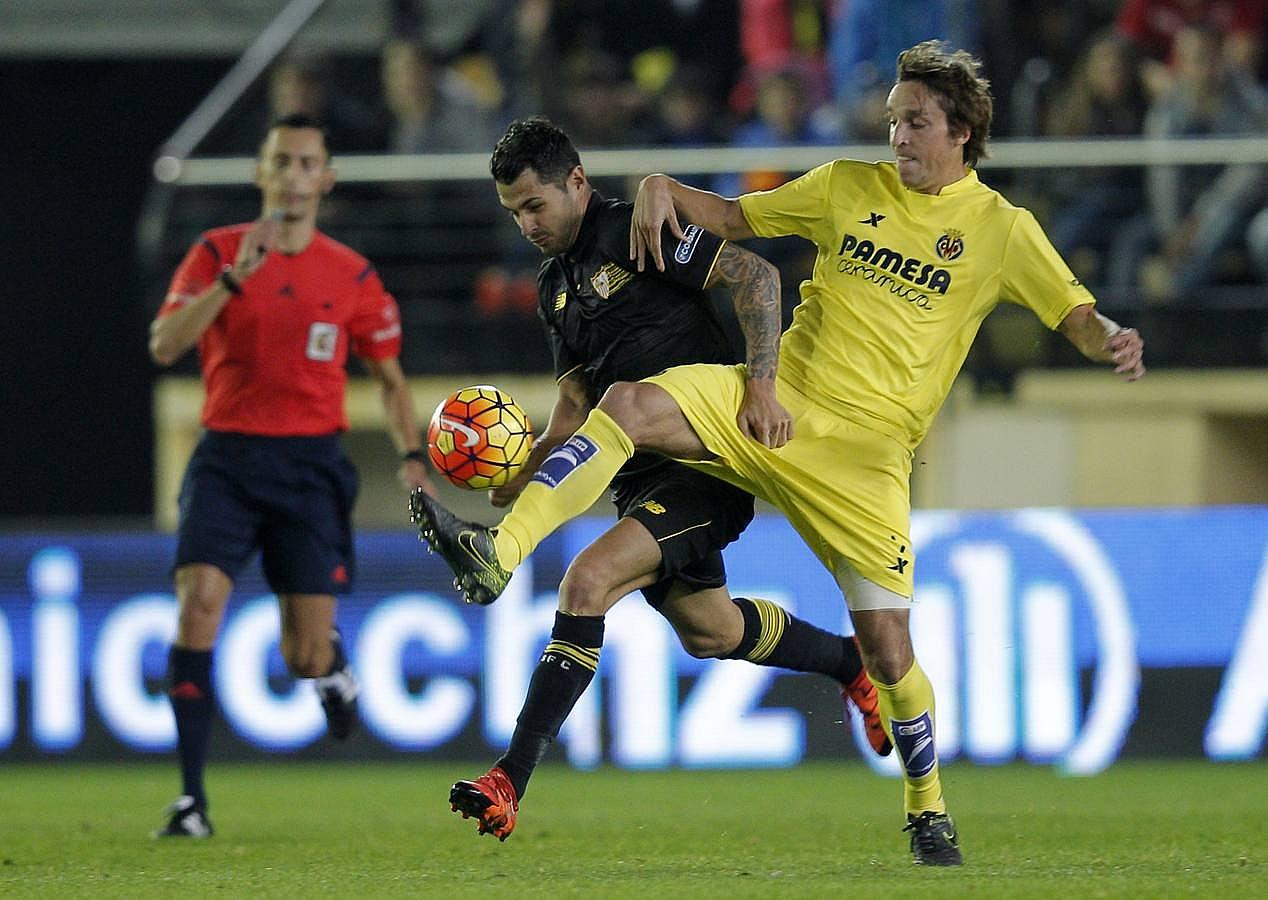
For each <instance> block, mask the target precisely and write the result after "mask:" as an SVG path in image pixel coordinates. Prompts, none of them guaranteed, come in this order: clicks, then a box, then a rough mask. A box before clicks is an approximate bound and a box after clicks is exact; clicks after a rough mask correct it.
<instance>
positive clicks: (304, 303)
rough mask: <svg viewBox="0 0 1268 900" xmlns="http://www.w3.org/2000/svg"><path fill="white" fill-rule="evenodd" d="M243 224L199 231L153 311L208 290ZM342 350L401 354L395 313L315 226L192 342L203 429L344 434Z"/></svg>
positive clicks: (351, 258)
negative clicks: (304, 242)
mask: <svg viewBox="0 0 1268 900" xmlns="http://www.w3.org/2000/svg"><path fill="white" fill-rule="evenodd" d="M250 227H251V226H250V224H243V225H233V226H230V227H228V228H219V229H216V230H214V231H208V232H206V233H205V234H204V235H203V236H202V238H201V240H200V241H199V242H198V243H197V244H195V245H194V246H193V247H192V248H191V249H190V251H189V253H187V254H186V255H185V259H184V261H182V262H181V264H180V267H179V268H178V269H177V270H176V274H175V275H174V276H173V277H172V283H171V287H170V288H169V290H168V293H167V299H166V301H165V302H164V303H163V307H162V308H161V309H160V310H159V313H158V314H159V316H160V317H162V316H165V315H167V314H168V313H170V312H172V311H173V310H174V309H176V308H177V307H179V306H180V305H181V304H183V303H187V302H189V301H190V300H192V299H193V298H194V297H196V296H197V295H199V294H201V293H202V292H203V291H205V290H206V289H207V288H208V287H209V286H210V285H211V283H212V282H213V281H215V280H216V277H217V276H218V275H219V274H220V271H221V269H222V268H223V267H224V265H225V264H226V263H231V262H233V260H234V259H235V258H236V256H237V253H238V245H239V243H241V240H242V235H243V233H244V232H245V231H246V230H247V229H248V228H250ZM349 349H351V351H352V352H353V353H355V354H357V355H358V356H361V357H364V358H366V359H386V358H389V357H395V356H398V355H399V354H400V350H401V320H400V314H399V312H398V311H397V308H396V301H395V300H393V299H392V295H391V294H389V293H388V292H387V291H386V290H384V288H383V283H382V282H381V281H380V280H379V276H378V275H377V274H376V273H375V271H374V268H373V267H372V266H371V265H370V264H369V262H367V261H366V259H365V258H364V257H362V256H361V255H360V254H358V253H356V252H354V251H353V250H351V249H349V248H348V247H345V246H344V245H343V244H340V243H339V242H337V241H334V240H332V239H330V238H328V237H326V235H324V234H321V233H320V232H315V233H314V236H313V239H312V241H310V242H309V244H308V246H307V247H306V248H304V250H303V251H301V252H300V253H296V254H294V255H288V254H285V253H281V252H278V251H276V250H275V251H272V252H270V253H269V257H268V259H266V260H265V261H264V265H263V266H261V267H260V268H259V269H258V270H257V271H256V272H255V274H254V275H252V276H251V277H250V278H248V279H247V280H246V282H245V283H244V284H243V286H242V293H241V294H240V295H237V296H234V297H231V298H230V299H229V302H228V303H226V304H225V307H224V309H223V310H221V312H220V315H219V316H217V317H216V320H215V321H214V322H212V323H211V326H210V327H209V328H208V329H207V330H206V331H205V332H204V333H203V335H202V337H201V338H200V339H199V341H198V356H199V360H200V363H201V366H202V375H203V383H204V384H205V386H206V388H207V400H206V402H205V403H204V404H203V413H202V422H203V425H205V426H206V427H207V428H210V429H213V430H216V431H233V432H239V433H242V434H259V435H269V436H274V437H280V436H297V435H321V434H333V433H335V432H337V431H345V430H347V428H348V416H347V412H346V411H345V409H344V387H345V385H346V383H347V380H348V376H347V372H346V370H345V369H344V365H345V363H346V362H347V359H348V351H349Z"/></svg>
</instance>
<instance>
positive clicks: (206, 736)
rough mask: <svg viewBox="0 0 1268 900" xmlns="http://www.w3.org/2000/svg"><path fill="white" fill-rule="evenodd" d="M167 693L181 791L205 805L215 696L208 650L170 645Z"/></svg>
mask: <svg viewBox="0 0 1268 900" xmlns="http://www.w3.org/2000/svg"><path fill="white" fill-rule="evenodd" d="M167 673H168V683H169V684H170V685H171V687H169V688H168V691H167V696H168V699H169V700H171V703H172V712H173V713H175V714H176V747H177V751H178V752H179V754H180V764H181V781H182V783H183V792H184V793H186V794H188V795H189V796H191V797H193V798H194V801H195V802H196V803H198V804H200V805H202V806H206V805H207V793H206V791H205V790H204V788H203V766H204V764H205V763H206V760H207V745H208V744H209V743H210V741H211V716H212V712H213V711H214V709H215V698H214V696H213V694H212V689H211V651H210V650H186V649H185V648H184V647H177V646H175V645H173V646H172V649H171V651H170V652H169V653H168V656H167Z"/></svg>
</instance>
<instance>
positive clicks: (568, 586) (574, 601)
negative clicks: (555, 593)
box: [559, 562, 611, 616]
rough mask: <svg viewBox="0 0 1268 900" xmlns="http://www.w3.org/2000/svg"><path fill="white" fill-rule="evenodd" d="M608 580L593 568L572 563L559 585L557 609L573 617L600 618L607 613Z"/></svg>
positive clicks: (609, 587) (609, 588)
mask: <svg viewBox="0 0 1268 900" xmlns="http://www.w3.org/2000/svg"><path fill="white" fill-rule="evenodd" d="M610 590H611V586H610V584H609V579H608V578H607V577H606V575H604V574H602V573H601V572H600V571H599V569H598V568H597V567H595V566H587V565H579V564H578V563H576V562H574V563H573V564H572V565H571V566H569V567H568V571H567V572H565V573H564V579H563V581H561V582H560V583H559V609H560V611H561V612H565V613H568V614H569V615H573V616H601V615H604V614H605V613H606V612H607V611H608V602H607V600H608V593H609V592H610Z"/></svg>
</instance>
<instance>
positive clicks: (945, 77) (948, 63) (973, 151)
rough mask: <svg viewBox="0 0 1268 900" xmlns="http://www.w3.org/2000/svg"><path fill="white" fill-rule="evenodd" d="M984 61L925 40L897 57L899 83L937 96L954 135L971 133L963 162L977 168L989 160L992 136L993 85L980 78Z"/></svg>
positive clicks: (948, 46) (945, 44)
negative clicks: (914, 83)
mask: <svg viewBox="0 0 1268 900" xmlns="http://www.w3.org/2000/svg"><path fill="white" fill-rule="evenodd" d="M981 68H982V62H981V60H979V59H977V58H975V57H974V56H973V55H972V54H971V53H969V52H968V51H965V50H952V49H951V47H950V45H949V44H947V43H946V42H944V41H922V42H921V43H919V44H917V45H916V46H914V47H911V48H909V49H907V50H904V51H903V52H902V53H900V54H898V80H899V81H919V82H921V83H923V84H924V85H925V87H927V88H929V90H931V91H933V92H934V93H935V94H937V96H938V105H939V106H940V107H942V111H943V112H945V113H946V114H947V128H948V129H950V130H951V131H952V132H953V133H956V132H960V131H968V133H969V139H968V141H966V142H965V144H964V161H965V162H966V163H967V164H968V165H970V166H976V165H977V163H978V160H980V159H987V158H989V156H990V154H989V153H987V152H986V140H987V138H988V137H989V136H990V133H991V114H992V112H993V111H994V102H993V101H992V100H991V83H990V82H989V81H987V80H986V79H985V78H983V77H982V75H981Z"/></svg>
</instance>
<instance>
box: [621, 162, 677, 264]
mask: <svg viewBox="0 0 1268 900" xmlns="http://www.w3.org/2000/svg"><path fill="white" fill-rule="evenodd" d="M666 223H668V225H669V230H670V232H672V233H673V235H674V237H676V238H678V240H682V239H683V231H682V225H681V223H679V221H678V211H677V210H676V209H674V196H673V194H672V193H670V190H669V177H668V176H666V175H648V176H647V177H646V178H644V179H643V180H642V182H640V183H639V186H638V194H637V195H635V197H634V215H633V218H631V219H630V259H632V260H636V261H637V262H638V270H639V271H640V272H641V271H643V268H644V266H645V265H646V262H647V257H648V255H650V256H651V258H652V262H653V263H655V264H656V268H657V270H659V271H661V272H663V271H665V257H664V255H663V253H662V252H661V246H660V232H661V229H662V228H663V227H664V226H665V224H666Z"/></svg>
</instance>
